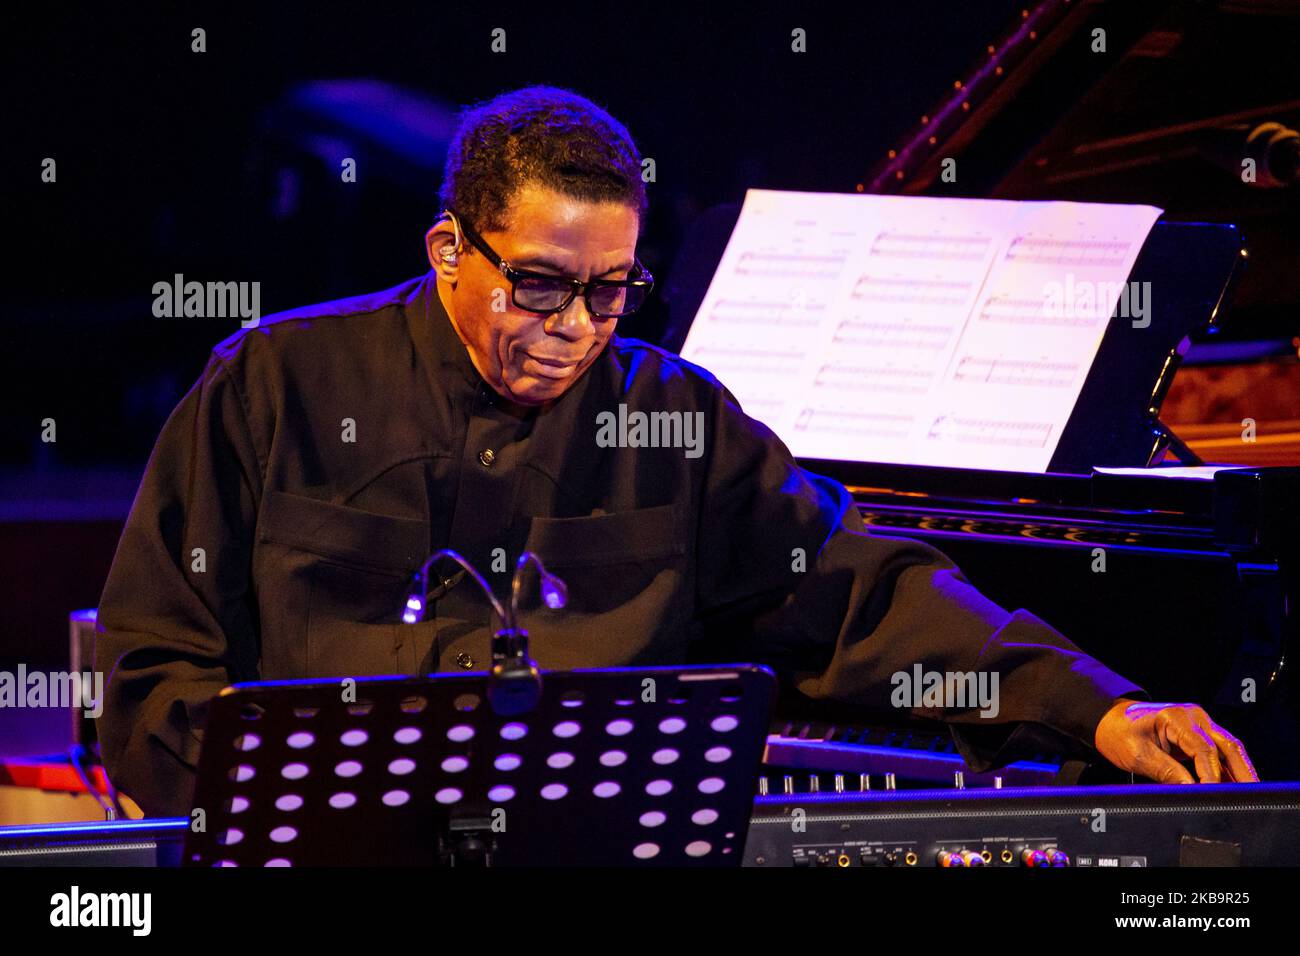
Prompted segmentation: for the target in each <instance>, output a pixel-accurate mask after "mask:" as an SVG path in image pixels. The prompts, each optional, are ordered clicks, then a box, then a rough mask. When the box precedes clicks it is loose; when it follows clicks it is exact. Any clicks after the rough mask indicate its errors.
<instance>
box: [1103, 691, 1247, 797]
mask: <svg viewBox="0 0 1300 956" xmlns="http://www.w3.org/2000/svg"><path fill="white" fill-rule="evenodd" d="M1096 743H1097V750H1098V751H1099V752H1100V753H1101V755H1102V756H1103V757H1105V758H1106V759H1107V760H1109V761H1110V762H1111V763H1113V764H1114V765H1115V766H1117V767H1119V768H1120V769H1121V770H1129V771H1132V772H1133V773H1137V774H1141V775H1142V776H1144V777H1149V778H1151V779H1152V780H1156V781H1158V782H1160V783H1196V781H1195V780H1194V779H1192V775H1191V774H1190V773H1188V772H1187V768H1186V767H1184V766H1183V765H1182V764H1181V763H1180V762H1179V760H1180V759H1191V760H1194V761H1195V765H1196V776H1197V777H1199V778H1200V781H1201V783H1222V782H1224V781H1225V780H1228V781H1235V782H1238V783H1242V782H1245V781H1249V780H1254V781H1258V780H1259V774H1257V773H1255V768H1254V767H1253V766H1251V763H1250V757H1248V756H1247V755H1246V748H1245V747H1244V746H1242V743H1241V741H1240V740H1238V739H1237V738H1236V737H1234V736H1232V734H1230V733H1228V732H1227V731H1226V730H1224V729H1223V728H1222V727H1220V726H1219V725H1218V724H1216V723H1215V722H1214V721H1212V720H1211V719H1210V715H1209V714H1207V713H1206V712H1205V711H1204V710H1202V709H1201V708H1200V707H1198V706H1196V705H1195V704H1147V703H1143V702H1142V701H1137V700H1128V699H1126V698H1123V697H1121V698H1120V699H1119V700H1117V701H1116V702H1115V706H1113V707H1112V708H1111V709H1110V710H1108V711H1106V716H1104V717H1102V719H1101V722H1100V723H1099V724H1097V734H1096ZM1171 754H1172V755H1173V756H1170V755H1171ZM1176 758H1177V759H1176ZM1225 770H1226V773H1225Z"/></svg>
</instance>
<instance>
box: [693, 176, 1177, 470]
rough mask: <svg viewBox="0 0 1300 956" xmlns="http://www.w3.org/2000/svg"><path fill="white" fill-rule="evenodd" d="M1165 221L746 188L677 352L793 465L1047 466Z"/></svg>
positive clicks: (1148, 214) (1063, 208)
mask: <svg viewBox="0 0 1300 956" xmlns="http://www.w3.org/2000/svg"><path fill="white" fill-rule="evenodd" d="M1161 211H1162V210H1160V209H1157V208H1155V207H1153V206H1121V205H1107V204H1097V203H1071V202H1009V201H1003V200H989V199H939V198H930V197H914V196H874V195H860V194H852V193H849V194H840V193H802V192H780V191H773V190H763V189H751V190H749V192H748V193H747V194H746V197H745V204H744V207H743V208H742V210H741V215H740V219H739V221H738V222H737V224H736V228H735V230H734V232H733V233H732V235H731V240H730V241H729V242H728V244H727V249H726V252H725V253H724V255H723V257H722V261H721V263H720V264H719V266H718V269H717V272H716V273H715V274H714V277H713V281H712V283H711V285H710V286H709V291H708V293H707V294H706V295H705V297H704V301H703V303H702V304H701V306H700V310H699V313H698V314H697V315H696V318H695V322H694V324H693V325H692V327H691V330H690V333H689V334H688V336H687V339H686V343H685V345H684V346H683V348H682V356H683V357H684V358H686V359H688V360H690V361H692V362H696V363H698V364H700V365H702V366H704V367H705V368H706V369H708V370H709V371H711V372H713V373H714V374H715V375H716V376H717V377H718V378H719V379H720V380H721V381H722V383H723V384H724V385H726V386H727V387H728V388H729V389H731V391H732V393H733V394H735V396H736V397H737V398H738V399H739V400H740V403H741V405H742V407H743V408H744V409H745V411H746V412H747V413H748V414H749V415H751V416H753V417H754V418H757V419H759V420H760V421H762V422H764V423H765V424H767V425H768V427H770V428H771V429H772V430H773V431H775V432H776V433H777V434H778V435H779V436H780V437H781V438H782V439H783V440H784V441H785V443H786V444H787V445H788V446H789V448H790V450H791V451H792V452H793V453H794V454H795V456H797V457H801V458H825V459H836V460H848V461H880V462H896V463H903V464H919V465H941V466H948V467H960V468H987V469H995V470H1013V471H1031V472H1045V471H1046V470H1047V467H1048V463H1049V462H1050V461H1051V458H1052V455H1053V453H1054V452H1055V450H1056V446H1057V442H1058V441H1059V440H1060V436H1061V431H1062V429H1063V428H1064V427H1065V423H1066V421H1067V420H1068V419H1069V416H1070V413H1071V411H1072V410H1073V408H1074V404H1075V401H1076V400H1077V399H1078V397H1079V392H1080V390H1081V389H1082V387H1083V383H1084V380H1085V378H1086V377H1087V375H1088V372H1089V370H1090V369H1091V367H1092V362H1093V359H1094V358H1095V357H1096V354H1097V349H1098V346H1099V345H1100V344H1101V339H1102V336H1103V334H1104V333H1105V331H1106V326H1107V322H1108V320H1109V316H1110V315H1111V313H1112V311H1113V310H1114V308H1115V305H1116V303H1117V302H1118V301H1120V292H1121V289H1122V288H1123V284H1124V283H1125V282H1126V281H1127V279H1128V275H1129V272H1130V271H1131V270H1132V268H1133V263H1134V262H1135V261H1136V259H1137V255H1138V252H1139V250H1140V249H1141V247H1142V243H1143V242H1144V241H1145V239H1146V237H1147V234H1148V233H1149V232H1150V231H1151V227H1152V226H1153V225H1154V224H1155V221H1156V217H1157V216H1159V215H1160V213H1161ZM1138 305H1139V302H1138V301H1137V300H1134V306H1135V308H1136V307H1138ZM1147 305H1148V306H1149V301H1148V302H1147ZM1126 321H1127V319H1126Z"/></svg>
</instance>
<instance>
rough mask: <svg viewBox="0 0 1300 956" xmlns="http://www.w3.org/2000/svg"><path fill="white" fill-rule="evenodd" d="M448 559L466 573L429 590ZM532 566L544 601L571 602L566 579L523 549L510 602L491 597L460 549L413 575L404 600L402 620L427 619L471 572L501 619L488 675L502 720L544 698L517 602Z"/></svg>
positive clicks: (437, 556)
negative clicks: (431, 606)
mask: <svg viewBox="0 0 1300 956" xmlns="http://www.w3.org/2000/svg"><path fill="white" fill-rule="evenodd" d="M444 558H446V559H450V560H452V561H455V562H456V563H457V564H459V565H460V566H461V568H462V569H463V570H462V571H460V572H459V573H457V574H456V575H455V576H453V577H451V578H442V577H441V576H439V584H438V587H437V588H435V589H434V590H433V592H432V593H430V591H429V571H430V569H431V568H432V567H433V566H434V565H435V564H436V563H437V562H438V561H441V560H443V559H444ZM529 564H535V565H536V566H537V573H538V575H539V584H538V587H539V590H540V591H541V595H542V601H543V603H544V604H545V605H546V606H547V607H548V608H550V609H552V610H559V609H560V608H562V607H564V606H565V604H567V603H568V600H569V589H568V587H567V586H566V585H565V583H564V581H562V580H561V579H560V578H558V577H556V576H555V575H554V574H551V573H550V572H549V571H547V570H546V566H545V565H543V564H542V560H541V558H539V557H538V556H537V555H536V554H534V553H533V552H532V551H525V552H524V553H523V554H521V555H520V556H519V561H518V562H517V563H516V564H515V574H514V577H513V578H512V579H511V582H510V603H509V604H508V605H506V606H502V604H501V602H500V601H498V600H497V597H496V595H495V594H493V593H492V588H491V586H490V585H489V584H488V583H487V581H486V580H484V578H483V575H481V574H479V573H478V571H476V570H475V569H474V567H473V566H472V565H471V564H470V563H469V562H468V561H466V560H465V558H464V557H463V556H462V555H461V554H460V553H459V552H457V551H454V550H452V549H451V548H443V549H442V550H441V551H435V552H434V553H433V554H431V555H429V557H428V558H427V559H426V560H425V562H424V564H423V565H421V566H420V570H419V571H417V572H416V573H415V579H414V583H413V585H412V587H411V591H410V593H409V594H408V595H407V598H406V608H405V610H404V611H403V612H402V620H403V621H404V622H405V623H407V624H415V623H417V622H419V621H422V620H424V612H425V609H426V608H428V606H429V601H430V600H435V601H436V600H437V599H438V598H440V597H441V596H442V595H444V594H446V593H447V592H448V591H450V590H451V589H452V588H453V587H455V586H456V584H457V583H458V582H459V581H460V579H461V578H463V577H464V576H465V575H466V574H468V575H469V576H470V577H471V578H473V580H474V581H475V582H476V583H477V584H478V586H479V588H480V590H482V592H483V593H484V594H485V595H486V596H487V599H488V601H489V602H490V603H491V605H492V610H493V611H495V612H496V615H497V617H498V618H499V619H500V620H501V624H502V627H501V629H500V630H499V631H497V632H496V633H495V634H493V635H492V669H491V670H490V671H489V672H488V687H487V696H488V703H489V704H490V705H491V707H492V710H493V711H494V712H495V713H497V714H501V715H502V716H514V715H516V714H523V713H527V712H528V711H530V710H532V709H533V708H534V707H536V706H537V702H538V701H539V700H541V696H542V673H541V671H540V670H538V667H537V662H536V661H534V660H533V659H532V657H530V656H529V653H528V632H527V631H525V630H524V629H523V628H521V627H520V626H519V598H520V594H521V592H522V586H523V578H524V571H525V570H526V569H527V567H528V565H529Z"/></svg>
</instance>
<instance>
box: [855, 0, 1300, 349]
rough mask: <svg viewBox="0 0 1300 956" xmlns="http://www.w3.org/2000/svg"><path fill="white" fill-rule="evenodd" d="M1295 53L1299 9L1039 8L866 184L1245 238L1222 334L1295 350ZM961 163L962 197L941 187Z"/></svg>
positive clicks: (1110, 4)
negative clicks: (1069, 208)
mask: <svg viewBox="0 0 1300 956" xmlns="http://www.w3.org/2000/svg"><path fill="white" fill-rule="evenodd" d="M1297 49H1300V4H1296V3H1295V2H1293V0H1222V2H1217V3H1214V2H1189V0H1182V2H1172V0H1093V2H1082V3H1081V2H1077V0H1076V2H1071V0H1047V2H1040V3H1030V4H1026V6H1025V8H1024V9H1023V10H1022V11H1021V12H1020V15H1018V16H1017V17H1015V19H1014V21H1013V22H1012V23H1010V24H1008V25H1007V27H1006V28H1005V29H1004V30H1003V31H1002V32H1001V33H1000V34H999V35H997V36H992V37H989V38H988V40H987V43H986V44H985V45H983V46H981V47H980V48H979V51H978V53H977V55H976V57H975V60H974V62H973V63H972V64H970V65H969V67H968V68H967V69H966V70H965V71H964V72H957V73H955V74H953V73H945V74H944V75H943V76H941V77H936V83H935V92H936V95H939V96H940V98H939V99H938V101H937V102H936V103H935V104H934V105H933V106H932V108H931V109H929V110H928V111H927V112H926V114H925V115H924V116H922V117H918V119H917V121H916V123H915V124H914V126H913V127H912V128H910V129H908V130H906V131H904V133H903V134H902V135H901V136H900V137H899V139H898V140H897V142H896V143H895V144H894V145H893V146H892V148H890V149H889V150H888V151H887V152H886V154H885V155H884V156H882V157H881V158H880V160H879V161H878V162H877V163H876V164H875V165H874V167H873V168H872V169H871V170H870V171H869V172H868V173H867V174H866V175H865V176H864V177H863V179H862V180H861V181H859V182H858V183H857V184H855V185H856V188H858V189H859V190H862V191H867V192H883V193H905V194H913V195H921V194H925V195H952V196H987V197H991V198H999V199H1073V200H1080V201H1092V202H1125V203H1151V204H1154V205H1158V206H1160V207H1162V208H1163V209H1165V210H1166V214H1165V219H1166V221H1174V220H1189V221H1206V222H1224V223H1234V224H1236V225H1238V226H1240V227H1241V229H1242V230H1243V232H1244V234H1245V236H1246V237H1247V239H1248V241H1249V244H1250V249H1251V269H1250V270H1249V271H1248V273H1247V274H1246V275H1244V276H1243V277H1242V281H1241V284H1240V287H1239V288H1238V289H1237V290H1236V291H1235V294H1234V297H1233V301H1232V303H1231V305H1230V309H1229V316H1228V318H1227V321H1226V322H1221V323H1220V324H1221V327H1222V328H1224V329H1225V330H1226V332H1227V334H1228V335H1231V336H1232V337H1241V338H1252V339H1264V338H1277V339H1282V340H1287V341H1289V340H1290V338H1291V337H1292V336H1293V335H1294V334H1295V333H1297V332H1300V319H1298V318H1297V316H1300V308H1298V307H1300V270H1296V269H1295V268H1294V267H1293V263H1294V262H1296V261H1297V260H1300V232H1298V231H1297V230H1296V229H1295V228H1294V223H1295V222H1296V221H1297V218H1298V217H1300V187H1297V182H1300V132H1297V131H1300V71H1297V70H1296V69H1295V51H1296V50H1297ZM949 66H954V65H949ZM953 75H957V76H959V77H960V78H959V79H958V80H956V81H955V82H954V81H952V79H951V77H952V76H953ZM1270 123H1276V124H1278V125H1277V126H1268V125H1267V124H1270ZM1252 133H1254V134H1255V135H1254V136H1253V138H1251V136H1252ZM947 158H952V159H955V160H956V169H957V171H958V174H957V177H956V181H955V182H944V181H943V178H942V177H941V175H940V173H941V170H942V166H941V163H942V161H943V160H944V159H947ZM1250 160H1253V168H1252V172H1253V177H1250V176H1244V175H1243V168H1244V165H1243V164H1245V165H1252V164H1251V163H1248V162H1247V161H1250ZM1252 178H1253V181H1246V180H1248V179H1252ZM1283 183H1286V184H1289V185H1287V186H1283V185H1281V184H1283Z"/></svg>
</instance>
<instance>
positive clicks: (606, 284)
mask: <svg viewBox="0 0 1300 956" xmlns="http://www.w3.org/2000/svg"><path fill="white" fill-rule="evenodd" d="M447 212H449V213H451V214H452V215H453V216H455V220H454V223H455V224H456V226H457V227H458V228H459V229H460V231H461V233H462V234H463V235H464V236H465V238H466V239H468V240H469V241H470V244H471V245H473V246H474V248H475V249H477V250H478V251H479V252H481V253H483V255H484V256H486V257H487V260H488V262H490V263H492V265H493V267H494V268H495V269H497V270H498V271H499V272H500V273H501V274H502V275H503V276H505V278H506V279H507V281H509V283H510V301H511V302H513V303H514V305H515V308H517V309H523V310H524V311H525V312H532V313H534V314H536V315H554V314H555V313H557V312H563V311H564V310H565V309H567V308H568V307H569V306H570V305H572V304H573V300H574V298H576V297H577V296H578V295H581V296H582V297H583V299H584V300H585V301H586V303H587V311H588V312H589V313H590V314H591V315H592V316H593V317H594V318H597V319H620V318H623V317H624V316H628V315H632V314H633V313H634V312H636V311H637V309H640V308H641V306H642V305H644V304H645V300H644V299H643V300H642V301H641V302H640V303H638V305H637V307H636V308H635V309H631V310H629V311H627V312H612V313H611V312H598V311H597V310H596V309H595V308H593V307H592V304H591V293H592V291H593V290H595V289H598V288H636V289H645V294H646V298H649V296H650V292H651V290H652V289H654V284H655V278H654V276H653V275H651V274H650V270H649V269H647V268H646V267H645V266H644V265H642V264H641V260H640V259H638V258H637V257H636V256H635V255H633V256H632V270H633V272H634V273H635V274H636V278H627V279H591V280H589V281H587V282H583V281H582V280H581V279H574V278H572V277H570V276H557V275H554V274H553V273H549V272H533V271H532V270H530V269H516V268H515V267H514V266H512V265H511V264H510V263H509V262H507V261H506V260H505V259H503V258H502V257H501V256H499V255H498V254H497V253H496V251H495V250H494V249H493V248H492V247H491V246H489V245H488V244H487V241H486V240H485V239H484V238H483V237H482V236H480V235H479V234H478V231H477V230H475V229H474V227H473V226H471V225H470V224H469V223H468V222H467V221H466V220H465V217H464V216H462V215H461V214H460V213H458V212H456V210H454V209H448V210H447ZM520 279H545V280H547V281H549V282H556V283H560V282H567V283H568V284H569V285H570V286H571V291H570V292H569V295H568V297H567V298H565V300H564V303H563V304H562V305H559V306H557V307H556V308H554V309H541V310H539V309H533V308H529V307H528V306H526V305H523V304H522V303H520V302H519V300H518V287H517V285H516V283H517V282H518V281H519V280H520Z"/></svg>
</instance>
